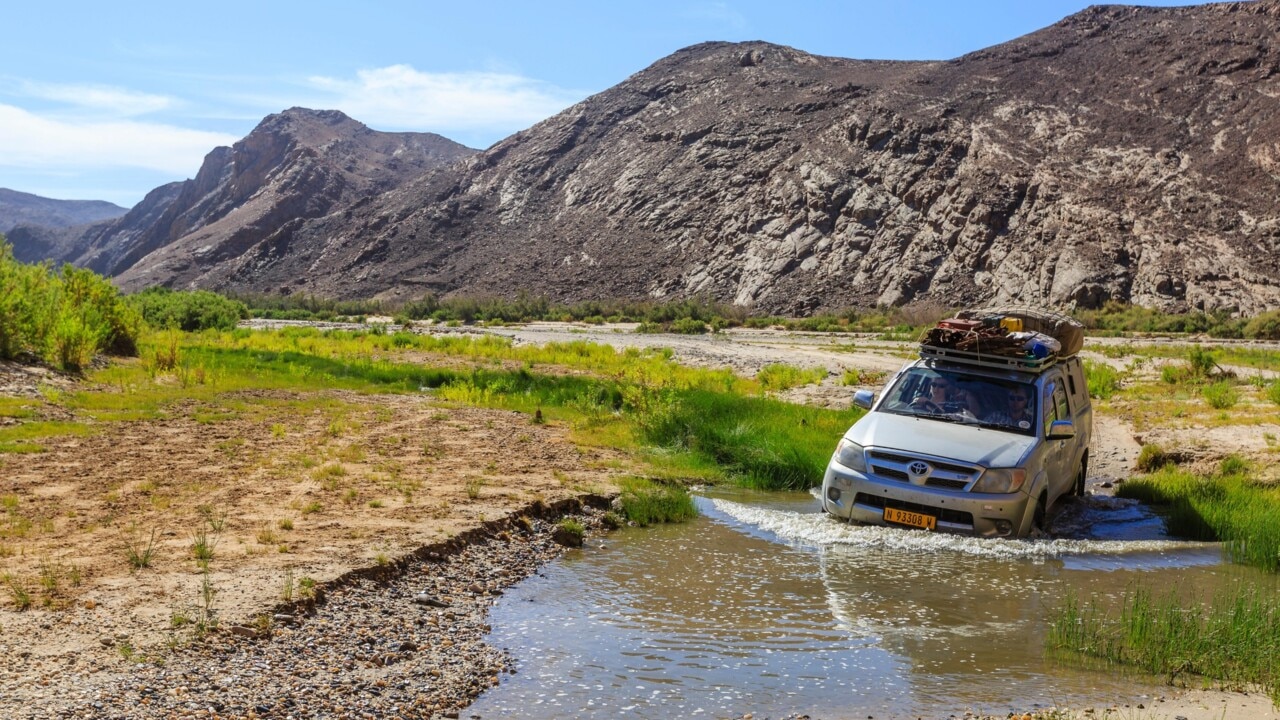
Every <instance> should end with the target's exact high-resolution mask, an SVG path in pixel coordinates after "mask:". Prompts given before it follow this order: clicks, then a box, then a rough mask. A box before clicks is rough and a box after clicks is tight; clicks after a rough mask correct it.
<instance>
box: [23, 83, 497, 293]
mask: <svg viewBox="0 0 1280 720" xmlns="http://www.w3.org/2000/svg"><path fill="white" fill-rule="evenodd" d="M473 152H475V151H474V150H471V149H469V148H467V147H464V146H462V145H459V144H457V143H455V142H453V141H451V140H448V139H446V138H443V137H441V136H439V135H435V134H432V133H383V132H376V131H373V130H370V129H369V128H367V127H365V126H364V125H362V124H360V123H358V122H356V121H355V120H352V119H351V118H349V117H347V116H346V115H343V114H342V113H340V112H336V111H315V110H306V109H302V108H293V109H291V110H286V111H285V112H283V113H279V114H277V115H271V116H268V117H267V118H266V119H265V120H263V121H262V122H261V123H260V124H259V125H258V127H257V128H255V129H254V130H253V132H251V133H249V135H248V136H246V137H245V138H244V139H243V140H241V141H240V142H238V143H236V144H235V146H233V147H229V148H227V147H220V148H215V149H214V150H213V151H212V152H210V153H209V154H208V156H206V157H205V161H204V164H203V165H202V166H201V168H200V171H199V173H198V174H197V175H196V177H195V178H194V179H192V180H188V181H185V182H182V183H173V184H171V185H166V186H163V187H160V188H157V189H156V190H154V191H152V192H151V193H150V194H148V195H147V197H146V198H145V199H144V200H143V201H142V202H141V203H139V204H138V205H137V206H136V207H134V208H133V209H132V210H131V211H129V213H128V214H127V215H125V216H124V217H122V218H119V219H118V220H115V221H113V222H109V223H105V224H99V225H96V226H93V227H90V228H88V229H84V230H83V231H81V232H78V233H75V234H73V235H72V236H70V237H68V236H66V234H64V235H63V236H60V237H55V238H47V237H46V241H47V242H48V241H52V247H53V250H52V251H51V252H50V253H49V254H48V255H47V256H48V257H54V258H55V259H58V260H67V261H71V262H75V263H76V264H78V265H83V266H87V267H90V268H92V269H94V270H96V271H99V272H102V273H106V274H109V275H115V276H118V280H119V282H120V283H121V284H122V285H123V286H124V287H126V288H130V289H137V288H140V287H143V286H146V285H152V284H163V285H170V286H178V287H187V286H197V285H202V284H204V285H210V286H224V285H225V283H220V282H218V281H217V280H208V279H206V278H205V277H204V275H205V274H206V273H207V272H209V271H210V270H211V269H215V270H216V271H217V275H218V277H219V279H221V278H225V276H226V275H228V274H231V273H234V272H235V269H236V265H235V264H236V262H237V261H238V260H240V259H241V257H242V256H243V255H244V253H245V252H246V251H247V250H248V249H249V248H253V247H255V246H258V245H260V244H263V243H266V244H267V245H268V246H270V247H271V248H274V249H275V251H277V252H288V251H289V247H290V240H291V236H292V233H293V231H294V230H295V229H296V228H297V227H299V226H301V225H302V223H304V222H305V221H306V220H307V219H309V218H316V217H321V216H323V215H325V214H326V213H328V212H330V211H332V210H333V209H334V208H336V207H345V206H348V205H350V204H352V203H356V202H358V201H360V200H362V199H367V198H368V197H371V196H374V195H378V194H380V193H382V192H385V191H386V190H388V189H389V188H392V187H396V186H398V185H400V184H402V183H404V182H406V181H407V180H408V179H410V178H413V177H416V176H418V175H420V174H422V173H423V172H426V171H427V170H430V169H432V168H436V167H440V166H443V165H447V164H448V163H450V162H453V161H454V160H457V159H458V158H462V157H466V156H467V155H470V154H471V153H473ZM24 239H26V238H25V237H21V236H20V237H19V238H16V239H15V247H17V246H18V241H21V240H24ZM36 240H37V238H32V239H31V242H35V241H36Z"/></svg>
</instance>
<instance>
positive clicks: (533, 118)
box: [310, 65, 586, 133]
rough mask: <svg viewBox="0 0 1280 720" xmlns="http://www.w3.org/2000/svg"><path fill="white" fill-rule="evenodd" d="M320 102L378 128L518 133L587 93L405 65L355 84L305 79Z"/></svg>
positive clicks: (367, 73) (502, 76)
mask: <svg viewBox="0 0 1280 720" xmlns="http://www.w3.org/2000/svg"><path fill="white" fill-rule="evenodd" d="M310 83H311V85H312V87H314V88H315V89H317V90H320V91H323V92H325V93H327V94H329V96H330V97H329V98H328V99H326V100H324V101H323V102H324V103H326V104H327V106H329V107H336V108H338V109H340V110H342V111H343V112H345V113H346V114H347V115H350V116H351V117H353V118H356V119H357V120H360V121H361V122H363V123H365V124H367V125H370V126H373V127H378V128H388V127H395V128H403V129H413V130H429V131H433V132H443V133H447V132H449V131H468V132H483V131H495V130H496V131H501V132H504V133H507V132H514V131H516V130H521V129H524V128H526V127H529V126H530V125H532V124H534V123H536V122H539V121H541V120H545V119H546V118H548V117H550V116H552V115H554V114H556V113H558V112H560V111H561V110H564V109H565V108H567V107H569V106H570V105H572V104H574V103H575V102H578V101H579V100H581V99H582V98H583V97H584V96H585V95H586V93H583V92H574V91H570V90H565V89H562V88H558V87H555V86H552V85H549V84H547V83H542V82H539V81H537V80H531V79H529V78H526V77H522V76H520V75H513V74H509V73H498V72H467V73H427V72H420V71H418V70H415V69H414V68H413V67H411V66H409V65H392V66H389V67H384V68H376V69H373V70H361V71H359V72H357V73H356V78H355V79H340V78H331V77H312V78H310Z"/></svg>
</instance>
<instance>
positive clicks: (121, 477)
mask: <svg viewBox="0 0 1280 720" xmlns="http://www.w3.org/2000/svg"><path fill="white" fill-rule="evenodd" d="M629 329H630V328H626V327H621V328H598V327H583V326H574V325H568V324H560V323H538V324H533V325H530V326H526V327H522V328H492V329H486V330H484V332H492V333H495V334H500V335H505V336H509V337H512V338H513V340H514V341H515V342H518V343H526V342H528V343H538V342H548V341H565V340H587V341H591V342H601V343H606V344H611V345H615V346H637V345H638V346H660V347H669V348H672V350H673V352H674V354H675V357H676V359H678V360H680V361H681V362H686V363H689V364H694V365H702V366H709V367H729V368H732V369H733V370H734V371H736V372H740V373H744V374H751V373H754V372H756V371H758V370H759V369H760V368H762V367H764V366H765V365H768V364H771V363H788V364H793V365H799V366H806V367H817V366H821V367H825V368H827V370H828V376H827V378H826V380H824V381H823V382H822V383H821V384H820V385H817V386H806V387H804V388H799V389H796V390H794V391H791V392H790V393H789V394H788V398H789V399H791V400H793V401H797V402H806V403H812V404H816V405H822V406H828V407H841V406H847V405H848V402H849V398H850V396H851V393H852V391H853V390H854V389H856V388H855V387H848V386H845V385H844V384H843V382H844V378H845V372H846V371H849V370H856V371H858V372H859V373H861V374H862V375H863V377H864V378H865V382H864V386H865V387H868V388H872V389H878V387H879V384H880V383H881V382H883V379H884V377H885V376H886V374H887V373H891V372H892V371H894V370H896V369H897V368H898V367H900V366H901V364H902V363H903V362H904V361H905V359H906V357H907V356H908V355H909V352H910V347H909V346H908V345H906V344H903V343H894V342H880V341H876V340H873V339H871V338H854V339H853V340H849V339H847V338H839V339H834V340H833V339H832V338H831V337H830V336H825V335H816V334H798V333H785V332H780V331H769V330H762V331H734V332H730V333H724V334H720V335H718V336H669V335H664V336H655V335H638V334H635V333H632V332H629ZM432 331H435V332H476V330H473V329H444V328H433V329H432ZM1087 351H1088V350H1087ZM75 385H76V381H74V380H71V379H68V378H65V377H62V376H59V375H57V374H53V373H49V372H47V371H43V370H39V369H32V368H23V367H20V366H15V365H5V366H3V367H0V395H2V396H8V397H28V398H32V401H33V406H36V405H41V406H43V409H42V410H41V412H42V413H45V414H46V415H48V416H47V417H46V416H40V417H38V418H37V419H44V420H59V419H70V418H62V417H57V415H58V411H57V410H56V406H55V405H54V404H46V403H39V402H37V401H36V399H37V398H40V397H42V394H43V395H47V394H48V393H49V392H50V391H49V388H53V389H54V391H55V392H56V391H57V390H59V389H60V390H67V389H70V388H73V387H74V386H75ZM235 400H236V401H237V404H238V406H239V407H240V408H241V410H240V411H237V412H233V413H226V412H225V408H211V407H203V406H201V405H200V404H198V403H191V404H188V405H185V406H180V407H177V408H173V409H172V410H171V411H169V412H168V413H167V414H166V415H165V416H164V417H162V418H160V419H150V420H140V421H136V422H126V423H109V424H104V425H103V426H102V427H100V428H95V430H96V432H94V433H93V434H89V435H69V436H64V437H61V438H59V439H55V440H50V441H43V442H42V444H44V445H45V446H46V447H45V452H42V453H34V454H24V455H15V454H6V455H3V456H0V462H2V463H3V464H2V465H0V477H3V486H2V487H0V495H5V496H15V497H18V498H19V500H18V504H17V506H16V509H15V512H16V513H17V514H20V515H21V516H22V517H24V518H27V520H29V522H30V523H31V527H30V533H29V534H28V535H26V536H25V537H24V538H23V540H22V541H21V542H20V543H10V544H9V545H6V546H3V547H0V571H3V572H4V573H7V574H8V576H9V578H10V579H11V580H13V581H15V582H17V583H19V584H20V585H21V586H22V587H24V588H25V589H26V591H27V592H28V593H29V594H30V597H31V599H32V607H31V608H30V609H29V610H26V611H25V612H17V611H15V610H14V608H13V606H12V603H9V602H4V603H0V606H2V609H0V658H3V663H0V716H2V717H173V716H177V717H183V716H190V717H211V716H221V717H244V716H254V715H258V716H271V717H287V716H294V717H312V716H328V717H364V716H369V717H385V716H406V717H451V716H452V717H457V716H458V713H459V712H461V714H462V716H463V717H465V716H466V711H465V709H464V708H465V706H466V705H467V704H468V703H469V702H470V700H471V699H472V698H474V697H475V695H476V694H477V693H479V692H481V691H482V690H483V689H484V688H485V687H488V686H490V685H492V684H493V683H495V682H499V681H500V679H501V676H502V673H503V672H506V671H509V670H510V669H511V667H512V666H511V664H510V658H507V657H505V656H504V655H503V653H502V652H500V651H498V650H496V649H494V648H491V647H489V646H488V645H486V644H485V643H484V640H483V637H484V633H485V631H486V625H485V623H486V614H487V608H488V606H489V605H490V604H491V603H492V602H493V601H494V600H495V598H496V597H498V596H499V595H500V594H501V592H502V590H503V588H505V587H508V586H509V585H511V584H512V583H515V582H518V581H519V580H520V579H522V578H524V577H527V576H528V575H529V574H530V573H533V572H536V571H537V568H538V567H539V566H540V565H541V564H542V563H545V562H547V561H549V560H550V559H552V558H554V557H556V555H557V554H558V553H559V551H560V548H559V546H557V545H555V544H554V543H553V542H551V540H550V527H551V522H552V518H554V517H555V516H556V515H557V514H558V513H561V512H568V511H571V510H573V509H574V508H578V507H580V505H581V503H582V502H583V501H584V500H585V501H587V503H588V504H590V503H592V502H597V501H599V499H600V498H602V497H606V496H608V495H609V494H610V493H611V492H612V486H611V484H610V477H611V475H612V473H614V472H617V470H616V469H615V468H616V467H617V466H618V465H619V464H620V463H619V462H618V458H617V457H616V456H614V455H613V454H611V453H610V452H608V451H605V450H601V449H596V448H583V447H581V446H579V445H575V444H574V443H572V442H570V441H569V440H568V438H567V432H566V431H565V429H564V428H558V427H554V426H548V425H541V424H534V423H532V422H531V421H530V418H528V417H527V416H524V415H520V414H517V413H510V412H502V411H496V410H483V409H474V408H458V407H444V406H442V405H441V404H440V403H437V402H435V401H434V400H433V399H432V398H431V396H430V395H429V394H426V393H424V394H421V395H391V396H365V395H359V396H357V395H354V394H348V393H344V392H337V391H335V392H325V393H319V394H317V395H316V396H314V397H303V398H299V397H294V396H286V395H284V394H275V393H269V392H261V393H245V394H244V395H243V396H242V397H239V398H235ZM0 421H5V419H3V418H0ZM1095 430H1096V438H1097V440H1096V442H1095V454H1094V462H1093V464H1092V466H1091V476H1092V477H1091V478H1090V482H1091V486H1092V489H1093V491H1094V492H1107V491H1108V488H1109V487H1110V486H1112V485H1114V483H1115V482H1116V481H1123V479H1124V478H1126V477H1127V476H1128V475H1129V474H1130V473H1131V472H1132V465H1133V461H1134V459H1135V458H1136V456H1137V453H1138V450H1139V443H1138V441H1137V440H1136V439H1135V433H1134V432H1133V428H1132V426H1131V425H1130V424H1128V422H1127V421H1126V420H1125V419H1123V418H1122V417H1119V416H1117V415H1112V414H1108V413H1106V412H1100V413H1099V414H1098V416H1097V420H1096V426H1095ZM1180 432H1183V433H1185V438H1186V441H1187V443H1188V444H1190V443H1191V442H1192V440H1193V438H1194V437H1196V435H1197V433H1196V430H1195V429H1194V428H1191V429H1187V430H1183V431H1180ZM1265 432H1267V427H1266V426H1261V427H1254V428H1249V429H1246V430H1243V431H1240V432H1237V433H1235V434H1234V435H1231V434H1228V435H1229V437H1227V438H1226V439H1227V440H1229V441H1231V442H1234V443H1235V444H1234V445H1232V444H1231V443H1230V442H1229V443H1228V445H1229V446H1224V450H1225V452H1230V451H1234V449H1235V448H1236V446H1237V445H1238V446H1240V447H1241V448H1250V447H1253V446H1255V445H1258V443H1259V442H1260V440H1259V438H1261V437H1262V435H1263V433H1265ZM1201 434H1202V433H1201ZM1254 435H1256V436H1257V438H1255V437H1253V436H1254ZM1176 438H1177V436H1175V437H1174V439H1173V440H1172V442H1177V439H1176ZM833 441H834V439H833ZM1255 449H1256V448H1255ZM1225 452H1224V453H1223V454H1225ZM581 512H582V513H584V518H585V519H586V520H587V522H588V525H590V524H591V523H592V522H593V518H594V517H595V516H596V511H594V510H592V509H591V508H590V507H586V508H583V509H581ZM14 516H15V515H13V514H11V515H10V516H9V517H10V518H11V519H12V517H14ZM520 518H525V519H520ZM11 521H12V520H11ZM153 531H154V533H155V534H154V538H155V540H154V547H153V555H152V557H151V558H150V562H149V563H148V565H149V566H148V567H145V568H141V569H138V568H135V567H133V566H132V565H131V564H130V562H129V559H128V552H129V550H130V548H133V549H134V551H135V552H136V551H137V550H139V549H141V548H143V547H145V546H146V545H147V544H149V543H150V539H151V538H152V537H153V535H152V532H153ZM202 537H203V538H204V540H205V541H206V542H207V541H209V540H210V539H212V540H213V542H214V543H215V547H213V548H212V559H211V560H210V562H209V568H208V572H207V573H206V572H204V571H203V569H202V568H201V567H200V566H199V565H198V563H197V562H196V561H195V559H194V558H193V557H192V548H193V545H194V544H195V543H196V542H197V541H198V540H199V539H201V538H202ZM587 551H588V552H596V551H601V550H598V549H596V548H595V546H594V545H592V544H591V543H589V544H588V550H587ZM7 582H8V581H7ZM47 582H52V583H53V584H54V586H55V587H54V588H53V589H52V590H48V589H47V587H46V585H45V583H47ZM313 583H314V584H313ZM0 590H3V591H4V594H5V595H6V597H5V598H4V599H5V600H6V601H7V600H9V597H8V595H9V591H8V589H6V588H0ZM209 590H212V595H210V594H209V592H208V591H209ZM317 591H318V592H317ZM209 612H212V613H214V617H215V618H216V620H217V621H218V627H217V629H216V630H215V631H213V632H211V633H209V634H207V635H205V636H204V638H203V639H196V638H195V631H194V630H193V628H192V625H193V623H194V622H197V621H199V620H200V619H201V618H207V617H208V613H209ZM1140 702H1141V701H1140V700H1132V701H1129V702H1125V703H1120V704H1118V705H1117V706H1116V707H1115V708H1112V709H1110V710H1111V711H1113V713H1119V714H1110V715H1107V714H1104V713H1106V712H1107V711H1108V709H1105V708H1098V709H1097V712H1096V713H1090V714H1087V715H1086V714H1084V713H1083V711H1081V714H1079V715H1078V716H1079V717H1108V716H1110V717H1121V718H1170V719H1171V720H1172V719H1173V718H1176V717H1178V716H1183V717H1186V718H1188V719H1189V720H1198V719H1199V718H1206V719H1207V718H1210V717H1212V718H1221V717H1259V718H1269V717H1276V715H1275V714H1274V713H1273V711H1272V709H1271V704H1270V701H1269V700H1267V699H1266V698H1261V697H1255V696H1244V695H1238V694H1232V693H1193V694H1189V695H1188V694H1182V695H1179V694H1175V693H1174V692H1173V691H1171V692H1170V693H1169V694H1168V695H1166V696H1165V697H1163V698H1156V699H1147V701H1146V704H1145V706H1144V708H1142V709H1138V708H1137V705H1138V704H1139V703H1140ZM744 710H747V709H744ZM1054 717H1062V716H1054Z"/></svg>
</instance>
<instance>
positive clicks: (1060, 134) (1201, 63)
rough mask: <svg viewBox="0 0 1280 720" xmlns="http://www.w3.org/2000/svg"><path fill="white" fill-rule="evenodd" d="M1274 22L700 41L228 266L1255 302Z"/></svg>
mask: <svg viewBox="0 0 1280 720" xmlns="http://www.w3.org/2000/svg"><path fill="white" fill-rule="evenodd" d="M1276 37H1280V2H1276V1H1275V0H1269V1H1267V2H1256V3H1230V4H1219V5H1207V6H1199V7H1191V8H1133V7H1120V6H1109V7H1096V8H1091V9H1089V10H1087V11H1085V12H1083V13H1080V14H1078V15H1074V16H1072V17H1069V18H1067V19H1065V20H1063V21H1062V22H1060V23H1058V24H1056V25H1054V26H1052V27H1049V28H1046V29H1044V30H1042V31H1039V32H1037V33H1034V34H1032V35H1029V36H1026V37H1023V38H1020V39H1018V40H1015V41H1013V42H1010V43H1007V44H1005V45H1001V46H997V47H993V48H990V49H988V50H984V51H981V52H978V53H974V54H972V55H968V56H965V57H962V58H959V59H957V60H954V61H949V62H933V63H890V62H857V61H850V60H841V59H834V58H824V57H815V56H812V55H808V54H805V53H802V52H799V51H796V50H792V49H789V48H784V47H778V46H773V45H768V44H763V43H747V44H723V43H711V44H706V45H700V46H696V47H693V48H689V49H687V50H683V51H681V52H678V53H676V54H675V55H672V56H671V57H668V58H666V59H663V60H661V61H659V62H658V63H656V64H654V65H653V66H652V67H650V68H648V69H646V70H644V71H643V72H641V73H638V74H637V75H635V76H633V77H631V78H629V79H627V80H626V81H625V82H623V83H621V84H620V85H618V86H616V87H614V88H612V89H610V90H608V91H606V92H604V93H601V94H599V95H597V96H594V97H592V98H589V99H588V100H586V101H584V102H583V103H581V104H579V105H577V106H574V107H573V108H570V109H569V110H567V111H565V112H563V113H561V114H560V115H557V116H555V117H553V118H551V119H549V120H547V121H545V122H543V123H541V124H539V125H537V126H535V127H533V128H530V129H529V130H527V131H524V132H521V133H519V134H517V135H515V136H512V137H510V138H508V139H506V140H504V141H503V142H500V143H498V144H497V145H495V146H494V147H492V148H491V149H489V150H488V151H486V152H484V153H481V154H479V155H476V156H475V157H472V158H470V159H469V160H467V161H466V162H465V163H463V164H461V165H459V166H458V167H456V168H454V169H453V170H451V171H449V172H441V173H435V174H432V175H429V176H425V177H423V178H421V179H419V180H418V181H416V182H414V183H411V184H409V185H407V186H405V187H403V188H400V189H397V190H395V191H393V192H390V193H387V194H385V195H384V196H381V197H379V198H376V199H375V200H373V201H372V202H369V203H367V204H364V205H361V206H359V207H353V208H347V209H346V210H345V211H344V212H343V213H341V214H339V215H330V216H328V217H325V218H322V219H318V220H316V221H313V222H310V223H307V224H306V225H305V226H304V227H302V228H300V229H299V231H298V233H297V234H296V236H295V237H296V238H297V239H299V241H300V243H301V244H300V247H302V246H305V247H308V248H310V249H309V250H307V251H305V252H303V253H300V254H298V255H296V256H288V255H276V256H274V257H268V256H267V255H265V254H262V255H260V259H259V262H257V264H256V265H255V268H256V272H255V273H253V274H252V275H241V276H236V277H234V278H228V280H229V281H230V282H232V283H244V284H247V285H249V286H252V287H254V288H255V289H259V290H264V291H276V290H281V289H297V288H298V287H299V286H302V287H306V288H308V289H309V290H310V291H311V292H316V293H320V294H328V295H341V296H351V297H355V296H365V297H367V296H392V297H397V296H413V295H417V294H421V293H422V292H424V291H428V290H430V291H435V292H446V293H447V292H462V293H494V294H511V293H514V292H516V291H517V290H525V291H529V292H533V293H540V294H546V295H550V296H552V297H556V298H561V299H566V300H581V299H587V298H599V297H617V296H633V297H657V298H663V297H685V296H690V295H706V296H710V297H715V298H719V299H722V300H732V301H734V302H737V303H740V304H744V305H750V306H754V307H756V308H759V309H765V310H770V311H781V312H806V311H811V310H814V309H817V308H833V307H840V306H846V305H872V304H898V303H904V302H909V301H912V300H923V299H935V300H938V301H940V302H943V303H946V304H962V303H979V302H986V301H991V300H995V301H1001V302H1005V301H1015V302H1028V303H1036V304H1045V303H1047V304H1050V305H1054V306H1064V305H1073V304H1074V305H1079V306H1086V307H1087V306H1096V305H1098V304H1100V303H1102V302H1104V301H1106V300H1107V299H1111V298H1115V299H1122V300H1131V301H1133V302H1136V303H1141V304H1144V305H1156V306H1162V307H1166V308H1191V307H1196V308H1219V307H1234V308H1238V309H1240V310H1243V311H1257V310H1260V309H1263V308H1267V307H1276V306H1280V100H1278V98H1280V52H1278V51H1277V47H1276V43H1274V42H1273V40H1274V38H1276ZM223 277H228V276H226V275H224V276H223Z"/></svg>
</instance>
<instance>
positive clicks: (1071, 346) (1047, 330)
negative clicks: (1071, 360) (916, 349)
mask: <svg viewBox="0 0 1280 720" xmlns="http://www.w3.org/2000/svg"><path fill="white" fill-rule="evenodd" d="M992 316H999V317H1008V318H1017V319H1019V320H1021V321H1022V329H1023V330H1026V331H1028V332H1038V333H1044V334H1045V335H1048V336H1049V337H1051V338H1053V339H1054V340H1057V341H1058V342H1059V343H1060V344H1061V345H1062V350H1061V353H1060V354H1061V355H1062V356H1063V357H1070V356H1072V355H1075V354H1076V353H1078V352H1080V350H1081V349H1082V348H1084V325H1081V324H1080V323H1079V322H1078V321H1077V320H1075V319H1073V318H1071V317H1069V316H1067V315H1063V314H1061V313H1056V312H1053V311H1052V310H1042V309H1040V308H1026V307H1003V308H1001V307H994V308H984V309H982V310H964V311H961V312H959V313H956V317H958V318H961V319H964V320H981V319H983V318H989V317H992Z"/></svg>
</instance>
